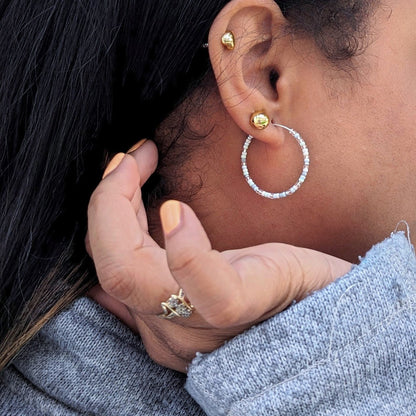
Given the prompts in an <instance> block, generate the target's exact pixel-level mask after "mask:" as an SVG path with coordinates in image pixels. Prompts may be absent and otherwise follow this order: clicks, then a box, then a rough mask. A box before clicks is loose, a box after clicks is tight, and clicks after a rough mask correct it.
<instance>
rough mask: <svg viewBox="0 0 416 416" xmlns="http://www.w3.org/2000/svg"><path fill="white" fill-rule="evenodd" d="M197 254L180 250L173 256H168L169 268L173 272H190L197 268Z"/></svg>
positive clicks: (188, 273) (190, 273) (189, 273)
mask: <svg viewBox="0 0 416 416" xmlns="http://www.w3.org/2000/svg"><path fill="white" fill-rule="evenodd" d="M198 262H199V261H198V255H195V254H194V253H190V252H189V251H186V252H185V251H184V252H180V253H178V254H177V255H175V256H174V257H171V258H169V261H168V263H169V269H170V271H171V272H172V273H173V274H181V275H183V274H187V275H190V276H192V274H193V273H194V272H195V271H196V270H197V268H198Z"/></svg>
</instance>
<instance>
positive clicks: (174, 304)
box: [159, 289, 195, 319]
mask: <svg viewBox="0 0 416 416" xmlns="http://www.w3.org/2000/svg"><path fill="white" fill-rule="evenodd" d="M160 306H161V307H162V309H163V313H161V314H160V315H159V316H160V317H161V318H164V319H172V318H189V317H190V316H191V315H192V312H193V311H194V309H195V307H194V306H193V305H191V303H189V301H187V300H186V299H185V292H184V291H183V289H179V293H178V294H177V295H171V296H170V298H169V299H168V300H167V301H166V302H162V303H161V304H160Z"/></svg>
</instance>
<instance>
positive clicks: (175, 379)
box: [0, 298, 204, 416]
mask: <svg viewBox="0 0 416 416" xmlns="http://www.w3.org/2000/svg"><path fill="white" fill-rule="evenodd" d="M184 383H185V375H183V374H180V373H177V372H174V371H171V370H168V369H165V368H163V367H160V366H158V365H157V364H155V363H154V362H153V361H151V360H150V358H149V357H148V355H147V353H146V351H145V349H144V347H143V344H142V342H141V340H140V338H139V337H138V336H135V335H134V334H133V333H132V332H131V331H130V330H128V329H127V328H126V327H125V326H124V325H123V324H122V323H120V322H119V321H118V320H117V319H116V318H115V317H113V316H112V315H111V314H110V313H109V312H107V311H105V310H104V309H102V308H101V306H99V305H98V304H96V303H95V302H93V301H92V300H90V299H87V298H82V299H79V300H78V301H76V302H75V303H74V304H73V305H72V307H71V308H70V309H68V310H67V311H65V312H63V313H61V314H60V315H59V316H57V317H56V318H55V319H53V320H52V321H51V322H49V323H48V324H47V325H46V326H45V327H44V328H43V329H42V330H41V332H40V333H39V334H38V336H37V337H36V338H35V339H34V340H33V341H31V342H30V344H28V345H27V347H26V348H25V349H24V350H23V351H22V353H21V354H20V355H19V356H18V357H17V359H15V360H14V362H13V364H12V365H11V366H9V368H7V369H6V370H5V371H4V372H2V373H1V374H0V415H1V416H9V415H10V416H11V415H13V416H15V415H19V416H38V415H54V416H59V415H100V416H107V415H108V416H110V415H114V416H115V415H117V416H122V415H129V416H130V415H146V416H147V415H149V416H150V415H152V416H153V415H154V416H167V415H169V416H183V415H186V416H188V415H196V416H199V415H201V416H202V415H204V412H203V411H202V410H201V409H200V408H199V407H198V405H197V404H196V403H195V402H194V401H193V400H192V398H191V397H190V396H189V394H188V393H187V392H186V391H185V389H184V388H183V386H184Z"/></svg>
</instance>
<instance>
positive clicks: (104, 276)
mask: <svg viewBox="0 0 416 416" xmlns="http://www.w3.org/2000/svg"><path fill="white" fill-rule="evenodd" d="M96 269H97V276H98V279H99V281H100V283H101V286H102V288H103V290H104V291H105V292H107V293H108V294H109V295H112V296H114V297H116V298H118V299H119V300H123V299H125V298H127V297H128V295H129V294H130V293H131V291H132V280H133V276H132V273H131V270H130V268H129V267H128V266H127V265H126V264H123V262H119V261H113V260H109V261H105V262H102V263H101V265H100V266H97V265H96Z"/></svg>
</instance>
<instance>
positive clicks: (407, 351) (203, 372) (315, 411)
mask: <svg viewBox="0 0 416 416" xmlns="http://www.w3.org/2000/svg"><path fill="white" fill-rule="evenodd" d="M415 301H416V258H415V254H414V250H413V247H412V246H411V245H410V244H409V242H408V240H407V239H406V237H405V236H404V235H403V234H402V233H396V234H393V235H392V236H391V238H389V239H387V240H385V241H384V242H383V243H380V244H378V245H377V246H375V247H373V249H372V250H371V251H370V252H369V253H368V254H367V256H366V257H365V259H364V260H362V261H361V263H360V265H359V266H355V267H354V268H353V270H352V271H351V272H350V273H349V274H347V275H346V276H344V277H342V278H341V279H339V280H338V281H337V282H335V283H333V284H331V285H330V286H328V287H327V288H325V289H323V290H321V291H319V292H316V293H314V294H313V295H311V296H310V297H308V298H307V299H305V300H303V301H302V302H299V303H297V304H295V305H292V306H291V307H290V308H288V309H287V310H286V311H284V312H283V313H281V314H279V315H277V316H275V317H274V318H272V319H269V320H268V321H267V322H265V323H263V324H261V325H258V326H256V327H253V328H251V329H250V330H248V331H246V332H245V333H244V334H242V335H240V336H238V337H236V338H235V339H233V340H232V341H230V342H228V343H227V344H225V345H224V346H223V347H221V348H220V349H218V350H216V351H214V352H213V353H211V354H207V355H199V356H198V357H197V358H196V359H195V360H194V362H193V364H192V365H191V368H190V371H189V373H188V379H187V381H186V379H185V376H184V375H182V374H179V373H176V372H174V371H171V370H167V369H164V368H162V367H159V366H158V365H156V364H154V363H153V362H152V361H151V360H150V359H149V358H148V356H147V354H146V352H145V350H144V348H143V345H142V343H141V341H140V338H139V337H138V336H137V335H134V334H133V333H131V332H130V331H129V330H128V329H127V328H126V327H125V326H124V325H123V324H122V323H120V322H119V321H118V320H117V319H116V318H115V317H113V316H112V315H111V314H109V313H108V312H107V311H105V310H103V309H102V308H101V307H100V306H99V305H97V304H96V303H94V302H93V301H91V300H89V299H86V298H82V299H79V300H78V301H76V302H75V303H74V304H73V305H72V307H71V308H69V309H68V310H67V311H65V312H63V313H61V314H60V315H59V316H57V317H56V318H54V319H53V320H52V321H51V322H49V323H48V324H47V325H46V326H45V327H44V328H43V329H42V330H41V332H40V333H39V334H38V336H37V337H36V338H35V339H34V340H33V341H31V343H30V344H28V345H27V346H26V347H25V348H24V350H23V351H22V352H21V354H20V355H19V356H18V357H17V358H16V359H15V360H14V362H13V363H12V365H10V366H9V367H8V368H7V369H6V370H5V371H3V372H2V373H1V375H0V415H1V416H8V415H19V416H26V415H28V416H29V415H30V416H37V415H81V414H91V415H103V416H104V415H117V416H121V415H146V416H147V415H149V416H150V415H152V416H162V415H164V416H165V415H166V416H167V415H169V416H175V415H195V416H198V415H204V414H207V415H210V416H214V415H215V416H216V415H228V416H232V415H233V416H237V415H238V416H243V415H255V416H257V415H267V416H270V415H285V416H288V415H293V416H295V415H296V416H303V415H304V416H306V415H308V416H311V415H360V416H366V415H371V416H373V415H416V303H415ZM185 381H186V387H185V388H186V390H185V388H184V384H185ZM187 391H188V392H189V393H190V395H191V396H193V398H194V399H195V400H196V401H197V402H198V403H199V405H198V404H197V403H196V402H195V401H194V400H193V399H192V398H191V396H190V395H189V394H188V392H187ZM199 406H201V407H199ZM202 409H204V410H202ZM204 411H205V412H206V413H204Z"/></svg>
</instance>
